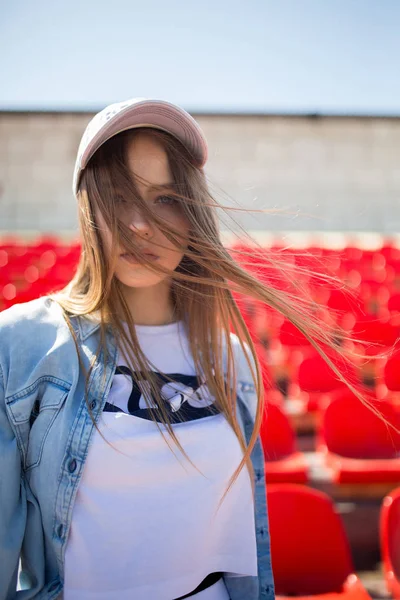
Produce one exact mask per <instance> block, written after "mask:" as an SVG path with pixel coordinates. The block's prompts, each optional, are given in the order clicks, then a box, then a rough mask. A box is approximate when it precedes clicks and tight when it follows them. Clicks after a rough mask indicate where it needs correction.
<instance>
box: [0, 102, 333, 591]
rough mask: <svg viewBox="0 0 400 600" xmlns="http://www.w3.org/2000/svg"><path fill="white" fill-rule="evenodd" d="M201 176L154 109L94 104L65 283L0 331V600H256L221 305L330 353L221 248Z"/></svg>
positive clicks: (256, 454)
mask: <svg viewBox="0 0 400 600" xmlns="http://www.w3.org/2000/svg"><path fill="white" fill-rule="evenodd" d="M206 159H207V145H206V141H205V139H204V136H203V133H202V131H201V130H200V128H199V126H198V124H197V123H196V122H195V121H194V120H193V119H192V118H191V117H190V115H189V114H188V113H186V112H185V111H184V110H182V109H181V108H179V107H178V106H175V105H173V104H170V103H167V102H163V101H153V100H146V99H133V100H129V101H127V102H122V103H118V104H114V105H111V106H109V107H107V108H105V109H104V110H103V111H102V112H100V113H99V114H97V115H96V116H95V117H94V118H93V119H92V121H91V122H90V123H89V125H88V127H87V129H86V131H85V133H84V135H83V138H82V140H81V144H80V147H79V151H78V156H77V161H76V168H75V173H74V183H73V188H74V193H75V194H76V197H77V200H78V207H79V222H80V230H81V239H82V254H81V259H80V263H79V266H78V269H77V272H76V274H75V276H74V277H73V279H72V280H71V282H70V283H69V284H68V286H67V287H66V288H65V289H64V290H62V292H60V293H55V294H53V295H51V296H48V297H43V298H39V299H38V300H34V301H32V302H29V303H26V304H20V305H15V306H13V307H12V308H10V309H8V310H6V311H4V312H3V313H1V314H0V334H1V335H0V408H1V411H0V473H1V486H0V505H1V512H0V540H1V548H0V565H1V568H0V599H1V600H11V599H13V598H19V597H21V598H24V599H27V600H28V599H31V598H35V599H44V598H46V599H49V600H51V599H53V598H64V599H65V600H114V599H115V600H117V599H118V600H128V599H129V600H132V599H134V600H176V599H178V598H193V600H228V599H230V600H272V599H273V598H274V584H273V575H272V568H271V557H270V543H269V529H268V518H267V506H266V497H265V478H264V459H263V454H262V449H261V445H260V440H259V429H260V423H261V417H262V413H263V390H262V384H261V373H260V365H259V363H258V361H257V357H256V352H255V348H254V345H253V343H252V340H251V338H250V335H249V333H248V331H247V329H246V327H245V324H244V321H243V319H242V317H241V313H240V311H239V309H238V306H237V304H236V302H235V300H234V296H235V292H238V293H243V294H251V295H253V296H254V297H255V298H257V299H258V300H260V301H261V302H263V303H266V304H268V305H270V306H272V307H273V308H275V309H276V310H279V311H281V312H283V313H284V314H285V315H286V316H287V317H288V318H289V319H290V320H292V322H293V323H294V324H295V325H296V326H297V327H298V328H299V329H301V330H302V331H303V332H304V333H305V334H306V335H307V337H309V339H310V340H312V341H313V343H314V345H316V347H318V348H320V346H319V344H320V343H322V342H323V343H324V348H325V350H326V348H332V349H333V348H335V341H334V340H333V338H332V339H331V338H330V337H329V332H328V331H327V330H325V329H324V328H322V329H323V331H322V330H321V327H319V325H318V322H317V321H315V320H314V321H313V320H312V318H311V313H305V312H304V311H302V308H301V307H302V304H301V302H300V301H299V302H297V303H296V302H294V301H293V300H291V299H290V296H288V295H284V294H283V292H281V291H274V290H273V289H271V288H270V287H269V286H267V285H266V284H265V283H263V282H262V281H260V280H259V279H257V278H256V277H255V276H253V275H251V274H250V273H249V272H247V271H246V270H244V269H243V268H242V267H241V266H239V264H238V262H236V261H235V259H234V258H233V257H232V256H231V254H230V253H229V252H228V251H227V250H226V249H225V247H224V246H223V244H222V242H221V239H220V234H219V229H218V222H217V216H216V215H217V213H216V207H217V205H216V202H215V201H214V200H213V198H212V197H211V195H210V193H209V191H208V187H207V182H206V177H205V174H204V170H203V167H204V165H205V163H206ZM303 308H304V307H303ZM307 315H308V316H307ZM320 350H321V352H322V353H323V354H324V352H323V350H322V349H321V348H320ZM324 355H325V354H324ZM325 356H326V355H325ZM327 360H329V359H327ZM19 559H21V572H20V574H19V583H17V579H18V570H19V567H18V565H19ZM17 587H19V588H20V589H22V590H24V591H19V592H17V591H16V590H17Z"/></svg>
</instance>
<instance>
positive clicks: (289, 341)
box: [278, 319, 312, 348]
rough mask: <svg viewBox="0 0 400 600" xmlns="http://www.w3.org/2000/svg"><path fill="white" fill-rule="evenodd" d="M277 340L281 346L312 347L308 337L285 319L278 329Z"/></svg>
mask: <svg viewBox="0 0 400 600" xmlns="http://www.w3.org/2000/svg"><path fill="white" fill-rule="evenodd" d="M278 335H279V341H280V342H281V344H282V345H283V346H296V347H298V346H301V347H308V348H312V345H311V344H310V342H309V341H308V339H307V338H306V337H305V336H304V335H303V334H302V333H301V332H300V331H299V330H298V329H297V327H295V325H293V324H292V323H291V322H290V321H288V320H287V319H285V320H284V321H283V323H282V325H281V327H280V329H279V334H278Z"/></svg>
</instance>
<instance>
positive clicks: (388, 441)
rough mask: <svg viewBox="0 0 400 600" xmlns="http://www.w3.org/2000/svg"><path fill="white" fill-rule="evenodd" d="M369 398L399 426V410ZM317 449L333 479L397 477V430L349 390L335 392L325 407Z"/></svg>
mask: <svg viewBox="0 0 400 600" xmlns="http://www.w3.org/2000/svg"><path fill="white" fill-rule="evenodd" d="M369 401H370V402H371V403H372V405H373V407H374V408H375V409H376V410H378V411H379V413H380V414H381V415H382V416H383V417H384V418H385V419H386V420H387V421H388V422H389V423H391V424H392V425H393V426H394V427H396V428H397V429H399V430H400V413H399V411H398V410H396V408H395V406H394V404H392V403H391V402H390V401H380V400H371V399H369ZM317 449H318V450H319V451H320V452H323V453H324V454H325V460H326V464H327V465H328V466H329V467H330V468H331V469H332V470H333V477H334V481H335V482H336V483H364V484H365V483H371V484H372V483H384V482H385V483H386V482H387V483H391V482H393V483H394V484H396V483H397V482H398V481H400V434H398V433H396V431H395V430H394V429H393V428H392V427H390V426H387V425H386V423H385V422H384V421H383V420H382V419H381V418H380V417H379V416H377V415H376V414H375V413H373V412H372V410H371V409H369V408H367V407H366V406H365V405H364V404H363V403H362V402H361V401H360V400H358V398H357V397H356V396H354V395H353V394H352V393H351V392H350V391H349V390H340V391H338V392H336V393H335V395H334V397H333V398H332V400H331V403H330V404H329V406H328V407H327V408H326V410H325V412H324V414H323V417H322V422H321V427H320V431H319V436H318V442H317Z"/></svg>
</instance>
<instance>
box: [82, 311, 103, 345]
mask: <svg viewBox="0 0 400 600" xmlns="http://www.w3.org/2000/svg"><path fill="white" fill-rule="evenodd" d="M77 325H78V335H79V338H80V340H81V341H82V342H84V341H85V340H87V338H88V337H90V336H91V335H92V334H93V333H95V332H96V331H97V330H98V329H100V321H99V319H96V318H95V317H88V316H84V317H83V316H80V317H77Z"/></svg>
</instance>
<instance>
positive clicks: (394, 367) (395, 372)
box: [383, 351, 400, 392]
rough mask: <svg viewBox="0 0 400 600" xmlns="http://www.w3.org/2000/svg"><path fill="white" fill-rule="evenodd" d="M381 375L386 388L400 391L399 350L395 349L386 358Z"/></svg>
mask: <svg viewBox="0 0 400 600" xmlns="http://www.w3.org/2000/svg"><path fill="white" fill-rule="evenodd" d="M383 375H384V380H385V385H386V387H387V388H388V390H390V391H392V392H400V351H397V352H396V353H395V354H393V355H392V356H391V357H390V358H389V359H388V361H387V363H386V364H385V367H384V370H383Z"/></svg>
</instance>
